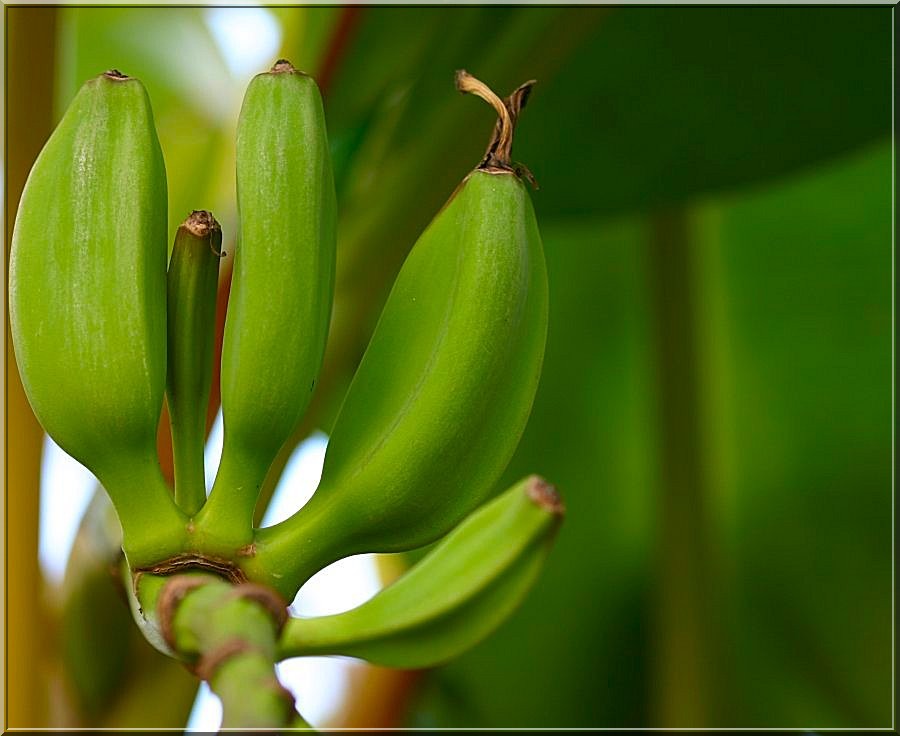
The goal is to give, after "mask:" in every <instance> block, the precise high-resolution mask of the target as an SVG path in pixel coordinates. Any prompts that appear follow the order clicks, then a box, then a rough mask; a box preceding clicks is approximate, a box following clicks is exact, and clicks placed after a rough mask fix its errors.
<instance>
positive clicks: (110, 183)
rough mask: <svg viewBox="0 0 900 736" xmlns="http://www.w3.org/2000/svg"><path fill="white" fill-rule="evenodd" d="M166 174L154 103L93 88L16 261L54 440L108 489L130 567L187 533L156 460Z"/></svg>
mask: <svg viewBox="0 0 900 736" xmlns="http://www.w3.org/2000/svg"><path fill="white" fill-rule="evenodd" d="M166 207H167V203H166V174H165V166H164V163H163V158H162V152H161V150H160V146H159V141H158V140H157V137H156V130H155V127H154V124H153V114H152V111H151V109H150V100H149V99H148V97H147V93H146V91H145V90H144V87H143V85H142V84H141V83H140V82H139V81H138V80H136V79H133V78H130V77H127V76H125V75H123V74H121V73H120V72H118V71H115V70H113V71H110V72H106V73H105V74H101V75H100V76H98V77H96V78H94V79H91V80H89V81H87V82H86V83H85V84H84V85H83V86H82V87H81V89H80V91H79V92H78V94H77V95H76V97H75V99H74V100H73V101H72V104H71V105H70V106H69V108H68V110H67V111H66V113H65V115H64V116H63V118H62V120H61V121H60V123H59V125H58V126H57V128H56V130H55V131H54V132H53V134H52V135H51V136H50V139H49V140H48V141H47V144H46V145H45V146H44V149H43V150H42V151H41V153H40V155H39V156H38V158H37V161H36V162H35V164H34V167H33V168H32V170H31V173H30V174H29V177H28V181H27V182H26V184H25V189H24V191H23V194H22V199H21V202H20V205H19V211H18V214H17V217H16V223H15V229H14V232H13V238H12V252H11V255H10V277H9V279H10V280H9V300H10V322H11V329H12V337H13V343H14V346H15V351H16V359H17V361H18V365H19V368H20V370H21V373H22V380H23V384H24V386H25V390H26V393H27V395H28V399H29V401H30V402H31V406H32V408H33V409H34V412H35V414H36V416H37V418H38V420H39V421H40V422H41V424H42V425H43V426H44V429H45V430H46V431H47V433H48V434H49V435H50V436H51V437H53V439H54V440H55V441H56V442H57V443H58V444H59V445H60V446H61V447H62V448H63V449H64V450H65V451H66V452H68V453H69V454H70V455H72V456H73V457H74V458H76V459H77V460H79V461H80V462H82V463H83V464H84V465H86V466H87V467H88V468H89V469H90V470H91V471H92V472H93V473H94V474H95V475H96V476H97V477H98V478H99V479H100V482H101V483H102V484H103V486H104V487H105V488H106V489H107V491H108V492H109V494H110V497H111V499H112V501H113V503H114V505H115V508H116V512H117V513H118V515H119V519H120V522H121V524H122V527H123V531H124V546H125V550H126V553H127V554H129V559H131V560H132V561H133V562H135V563H138V564H140V562H141V561H142V560H152V559H153V558H154V557H156V556H157V554H158V553H159V552H160V550H161V549H163V548H166V546H167V545H166V544H165V542H166V539H165V537H166V535H165V534H164V533H162V532H161V529H162V528H163V527H167V528H168V529H170V530H171V531H173V533H175V530H176V528H177V527H180V526H181V521H180V513H179V512H178V510H177V507H176V506H175V505H174V502H173V500H172V498H171V494H170V493H169V491H168V489H167V487H166V484H165V481H164V480H163V478H162V474H161V472H160V469H159V463H158V460H157V456H156V428H157V423H158V422H159V415H160V411H161V407H162V400H163V392H164V390H165V382H166V285H165V278H166V250H167V249H166Z"/></svg>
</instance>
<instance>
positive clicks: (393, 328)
mask: <svg viewBox="0 0 900 736" xmlns="http://www.w3.org/2000/svg"><path fill="white" fill-rule="evenodd" d="M529 88H530V83H529V84H527V85H523V86H522V87H521V88H520V89H519V90H517V91H516V92H515V93H514V94H513V95H512V96H511V97H510V98H509V99H508V100H507V101H506V103H504V102H503V101H501V100H499V98H496V96H493V101H495V102H496V106H498V113H499V114H500V115H501V124H500V125H498V127H497V130H496V131H495V133H496V134H497V135H500V136H501V138H502V146H500V148H498V147H497V146H496V145H494V143H493V142H492V148H491V149H489V153H490V154H491V156H492V157H490V158H486V160H485V162H482V165H481V166H480V167H479V168H478V169H476V170H475V171H473V172H472V173H470V174H469V175H468V176H467V177H466V179H465V180H464V181H463V182H462V184H460V186H459V187H458V188H457V190H456V192H454V194H453V195H452V196H451V198H450V201H448V202H447V204H446V205H444V207H443V209H442V210H441V211H440V213H439V214H438V215H437V216H436V217H435V219H434V220H433V221H432V222H431V224H430V225H429V226H428V228H427V229H426V230H425V232H424V233H423V234H422V236H421V237H420V238H419V240H418V242H417V243H416V244H415V246H414V247H413V249H412V251H411V253H410V255H409V257H408V258H407V260H406V262H405V263H404V264H403V267H402V269H401V271H400V273H399V275H398V276H397V279H396V281H395V283H394V287H393V289H392V291H391V293H390V296H389V297H388V300H387V303H386V305H385V307H384V310H383V312H382V314H381V317H380V319H379V322H378V324H377V326H376V328H375V332H374V334H373V336H372V339H371V341H370V343H369V346H368V348H367V350H366V353H365V355H364V356H363V359H362V362H361V363H360V366H359V368H358V370H357V372H356V375H355V377H354V379H353V382H352V384H351V386H350V389H349V391H348V393H347V396H346V398H345V400H344V404H343V406H342V408H341V411H340V414H339V416H338V418H337V420H336V423H335V425H334V428H333V430H332V433H331V438H330V440H329V445H328V450H327V454H326V457H325V464H324V470H323V474H322V479H321V482H320V484H319V489H318V490H317V492H316V493H315V495H314V496H313V498H312V499H311V500H310V501H309V502H308V503H307V505H306V506H305V507H304V508H303V509H301V510H300V511H299V512H298V513H297V514H295V515H294V516H292V517H291V518H290V519H288V520H286V521H284V522H282V523H281V524H279V525H276V526H274V527H270V528H267V529H262V530H260V531H259V532H258V534H257V536H256V557H255V559H254V560H251V561H248V562H247V563H246V564H247V565H248V569H250V568H253V569H257V568H260V567H261V568H264V569H265V570H268V571H269V573H270V577H271V578H272V580H273V584H277V585H279V586H281V590H282V593H283V594H285V595H290V593H292V591H293V589H294V588H295V587H296V586H299V585H301V584H302V583H303V582H304V581H305V580H306V579H307V578H308V577H309V576H310V575H311V574H313V573H314V572H315V571H317V570H318V569H321V567H323V566H324V565H326V564H328V563H330V562H332V561H334V560H336V559H339V558H341V557H343V556H346V555H350V554H357V553H361V552H390V551H398V550H406V549H412V548H414V547H419V546H422V545H424V544H427V543H429V542H432V541H434V540H435V539H437V538H439V537H441V536H442V535H444V534H445V533H446V532H448V531H449V530H450V529H451V528H453V526H455V525H456V524H457V523H458V522H459V521H460V520H461V519H462V518H463V517H464V516H465V515H466V514H468V513H469V512H470V511H472V509H473V508H475V507H476V506H477V505H478V504H479V503H481V502H482V501H483V500H484V499H485V497H486V496H487V494H488V493H489V492H490V490H491V488H492V486H493V484H494V483H495V482H496V481H497V479H498V478H499V476H500V474H501V472H502V471H503V469H504V468H505V466H506V464H507V463H508V461H509V459H510V457H511V455H512V453H513V451H514V450H515V448H516V445H517V444H518V441H519V438H520V436H521V434H522V431H523V429H524V427H525V423H526V421H527V419H528V415H529V413H530V411H531V405H532V401H533V399H534V395H535V391H536V389H537V385H538V379H539V376H540V370H541V363H542V360H543V354H544V345H545V341H546V334H547V276H546V269H545V265H544V255H543V249H542V246H541V238H540V234H539V232H538V227H537V222H536V220H535V216H534V210H533V208H532V205H531V200H530V199H529V196H528V193H527V191H526V189H525V186H524V185H523V183H522V181H521V180H520V178H519V176H518V171H517V170H516V169H514V167H513V166H512V165H511V164H510V163H509V147H510V145H511V142H512V127H513V124H514V122H515V117H516V115H517V114H518V111H519V109H520V107H521V106H522V104H524V101H525V99H526V98H527V93H528V89H529ZM485 89H487V88H485ZM488 92H489V90H488ZM490 94H491V95H492V94H493V93H490ZM501 110H502V113H501V112H500V111H501ZM497 135H495V137H497ZM492 151H493V153H492Z"/></svg>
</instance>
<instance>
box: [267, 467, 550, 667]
mask: <svg viewBox="0 0 900 736" xmlns="http://www.w3.org/2000/svg"><path fill="white" fill-rule="evenodd" d="M562 513H563V506H562V503H561V502H560V499H559V496H558V495H557V494H556V491H555V489H554V488H553V487H552V486H550V485H548V484H547V483H546V482H545V481H544V480H543V479H542V478H538V477H537V476H532V477H530V478H526V479H525V480H523V481H521V482H519V483H517V484H516V485H515V486H513V487H512V488H510V489H509V490H508V491H506V492H505V493H504V494H502V495H501V496H499V497H498V498H496V499H495V500H493V501H491V502H490V503H488V504H486V505H485V506H483V507H482V508H480V509H479V510H478V511H476V512H475V513H473V514H472V515H471V516H469V517H468V518H467V519H466V520H465V521H464V522H463V523H462V524H460V525H459V526H458V527H457V528H456V529H454V530H453V531H452V532H451V533H450V534H448V535H447V537H446V538H445V539H444V540H442V541H441V542H440V544H438V546H437V547H435V548H434V549H433V550H432V551H431V552H429V554H428V555H427V556H426V557H424V558H423V559H422V560H421V561H420V562H419V563H418V564H416V565H415V566H414V567H413V568H411V569H410V570H409V571H408V572H407V573H406V574H405V575H404V576H403V577H401V578H400V579H399V580H397V582H395V583H394V584H392V585H390V586H388V587H387V588H385V589H384V590H382V591H381V592H380V593H378V594H377V595H375V596H374V597H373V598H371V599H369V600H368V601H366V602H365V603H363V604H362V605H360V606H358V607H357V608H354V609H352V610H350V611H346V612H344V613H338V614H335V615H332V616H322V617H318V618H293V619H289V620H288V623H287V625H286V626H285V628H284V631H283V633H282V635H281V640H280V643H279V646H280V649H281V656H283V657H296V656H306V655H331V654H342V655H347V656H351V657H360V658H362V659H366V660H368V661H369V662H372V663H374V664H379V665H384V666H387V667H405V668H419V667H431V666H433V665H437V664H440V663H442V662H445V661H447V660H448V659H450V658H452V657H455V656H456V655H458V654H461V653H462V652H464V651H465V650H466V649H468V648H469V647H471V646H472V645H474V644H476V643H477V642H478V641H480V640H481V639H483V638H484V637H486V636H487V635H488V634H489V633H490V632H491V631H493V630H494V629H496V628H497V627H498V626H499V625H500V624H501V623H502V622H503V621H504V620H505V619H506V618H507V617H508V616H509V615H510V614H511V613H512V611H513V610H514V609H515V608H516V607H517V606H518V604H519V603H520V602H521V601H522V599H523V598H524V597H525V594H526V593H527V592H528V590H529V589H530V588H531V586H532V584H533V583H534V581H535V580H536V578H537V576H538V573H539V572H540V569H541V567H542V566H543V563H544V561H545V559H546V557H547V554H548V552H549V551H550V546H551V542H552V541H553V538H554V535H555V532H556V530H557V529H558V527H559V523H560V521H562Z"/></svg>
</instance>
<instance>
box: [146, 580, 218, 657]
mask: <svg viewBox="0 0 900 736" xmlns="http://www.w3.org/2000/svg"><path fill="white" fill-rule="evenodd" d="M207 583H209V579H207V578H202V577H193V576H190V575H176V576H175V577H173V578H171V579H170V580H168V581H167V582H166V584H165V585H164V586H163V589H162V591H161V592H160V594H159V600H158V601H157V603H156V615H157V617H158V618H159V631H160V633H161V634H162V638H163V641H165V642H166V646H168V647H169V649H171V650H172V651H173V652H177V651H178V646H177V644H176V641H175V630H174V621H175V610H176V609H177V608H178V604H179V603H181V601H182V600H183V599H184V597H185V596H186V595H187V594H188V593H190V592H191V591H192V590H194V589H195V588H199V587H201V586H203V585H206V584H207Z"/></svg>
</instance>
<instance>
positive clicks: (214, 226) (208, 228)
mask: <svg viewBox="0 0 900 736" xmlns="http://www.w3.org/2000/svg"><path fill="white" fill-rule="evenodd" d="M181 226H182V227H183V228H185V229H186V230H188V231H190V233H191V234H192V235H194V236H195V237H198V238H206V237H209V236H211V235H212V236H214V235H215V234H216V233H219V234H221V232H222V227H221V226H220V225H219V223H218V221H217V220H216V218H215V217H213V214H212V212H207V211H206V210H194V211H193V212H191V214H190V215H188V217H187V219H186V220H185V221H184V222H183V223H181Z"/></svg>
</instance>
